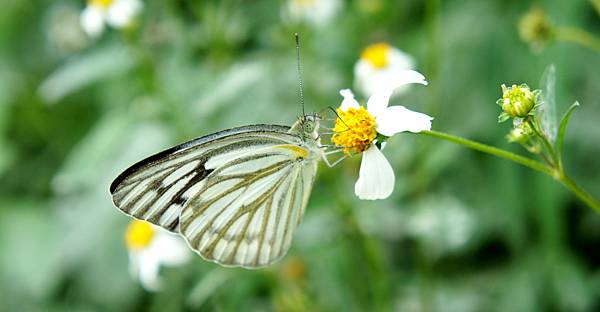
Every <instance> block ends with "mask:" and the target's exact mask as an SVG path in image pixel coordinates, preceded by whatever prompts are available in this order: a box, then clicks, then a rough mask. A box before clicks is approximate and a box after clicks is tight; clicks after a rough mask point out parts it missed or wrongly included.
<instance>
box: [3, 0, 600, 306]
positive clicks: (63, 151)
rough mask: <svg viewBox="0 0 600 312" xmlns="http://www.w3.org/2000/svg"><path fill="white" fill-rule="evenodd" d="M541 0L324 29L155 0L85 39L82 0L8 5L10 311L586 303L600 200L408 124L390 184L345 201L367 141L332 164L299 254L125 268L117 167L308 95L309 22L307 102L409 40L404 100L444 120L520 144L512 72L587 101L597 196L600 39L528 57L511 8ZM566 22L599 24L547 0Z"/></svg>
mask: <svg viewBox="0 0 600 312" xmlns="http://www.w3.org/2000/svg"><path fill="white" fill-rule="evenodd" d="M532 3H533V1H516V0H511V1H500V0H497V1H478V0H468V1H441V0H428V1H418V0H403V1H383V0H355V1H349V2H345V5H344V8H343V10H341V11H340V12H338V14H337V16H336V18H335V19H333V20H332V21H331V22H330V23H329V24H328V25H326V26H323V27H315V26H311V25H307V24H302V23H294V22H290V21H289V20H286V19H285V18H282V14H281V13H282V10H283V9H282V8H283V7H284V6H285V2H284V1H267V0H257V1H241V0H237V1H235V0H228V1H185V0H178V1H158V0H149V1H145V8H144V11H143V13H142V14H141V16H140V19H139V20H138V22H137V24H136V25H133V26H132V27H131V28H129V29H126V30H124V31H122V32H119V31H114V30H111V31H108V32H107V33H105V34H104V36H102V37H101V38H100V39H99V40H89V39H88V38H86V37H85V34H84V33H83V32H82V31H81V29H80V28H79V24H78V23H79V17H78V14H79V13H80V11H81V10H82V8H83V6H84V3H83V1H67V0H60V1H49V0H38V1H24V0H7V1H3V2H2V4H1V8H2V9H1V10H0V69H1V70H0V186H1V187H0V264H1V266H0V311H4V310H10V311H61V310H69V311H89V310H108V311H125V310H157V311H158V310H161V311H180V310H195V309H200V310H204V311H210V310H220V311H229V310H231V311H240V310H244V311H249V310H250V311H254V310H272V309H275V310H280V311H308V310H310V311H338V310H344V311H346V310H353V311H361V310H371V309H375V310H401V311H421V310H428V311H490V310H498V311H546V310H557V311H594V310H597V309H600V268H599V264H600V249H599V248H598V246H599V245H600V217H599V216H598V215H595V214H594V213H593V212H592V211H591V210H590V209H588V208H586V207H585V206H584V205H583V204H582V203H580V202H579V201H577V199H576V198H574V197H573V196H571V195H570V194H569V193H567V192H566V191H565V190H564V189H562V188H561V187H560V186H559V185H557V184H556V183H554V182H553V181H552V180H551V179H550V178H548V177H546V176H543V175H541V174H538V173H535V172H531V171H528V170H527V169H526V168H523V167H519V166H517V165H515V164H512V163H508V162H506V161H503V160H499V159H494V158H491V157H489V156H486V155H482V154H478V153H476V152H473V151H470V150H466V149H463V148H461V147H458V146H453V145H450V144H448V143H442V142H438V141H435V140H433V139H429V138H423V137H419V136H416V135H399V136H397V137H395V138H394V139H392V140H391V141H390V142H389V145H388V146H389V147H388V148H386V154H387V156H388V157H389V159H391V162H392V165H393V166H394V168H395V170H396V175H397V181H396V187H397V188H396V190H395V192H394V194H393V195H392V197H391V198H390V199H387V200H384V201H377V202H363V201H359V200H358V199H356V198H355V197H354V194H353V184H354V180H355V178H356V175H357V171H358V164H359V158H358V157H355V158H353V159H350V160H347V161H345V162H343V163H342V164H341V165H339V166H337V167H336V168H333V169H329V168H326V167H324V166H322V167H321V171H320V173H319V176H318V179H317V181H316V185H315V189H314V192H313V195H312V197H311V202H310V204H309V207H308V209H307V212H306V214H305V218H304V221H303V222H302V224H301V226H300V228H299V231H298V233H297V235H296V238H295V241H294V245H293V247H292V249H291V252H290V253H289V255H288V256H287V257H286V258H285V259H284V260H283V261H282V262H281V263H279V264H277V265H274V266H273V267H271V268H269V269H264V270H255V271H247V270H242V269H224V268H220V267H218V266H217V265H214V264H210V263H206V262H204V261H202V260H201V259H200V258H199V257H196V258H194V260H193V261H192V262H190V263H189V264H187V265H186V266H185V267H181V268H168V269H165V270H163V271H162V272H161V273H162V274H163V276H164V278H165V285H166V286H167V287H165V289H164V290H163V291H162V292H158V293H148V292H145V291H144V290H143V289H142V288H141V287H140V286H139V285H138V283H137V282H136V281H135V280H134V279H133V278H131V277H130V276H129V274H128V268H127V266H128V264H127V260H128V259H127V250H126V249H125V247H124V244H123V232H124V229H125V226H126V224H127V222H128V218H127V217H125V216H124V215H122V214H121V213H119V212H118V211H117V210H116V209H115V208H114V207H112V204H111V201H110V196H109V193H108V185H109V184H110V182H111V180H112V179H113V178H114V177H115V176H116V175H117V174H118V173H119V172H120V171H121V170H123V169H124V168H125V167H126V166H127V165H129V164H131V163H132V162H134V161H136V160H138V159H140V158H142V157H144V156H146V155H149V154H151V153H153V152H156V151H159V150H161V149H163V148H166V147H168V146H170V145H173V144H176V143H179V142H182V141H184V140H188V139H191V138H194V137H197V136H200V135H204V134H208V133H211V132H214V131H217V130H220V129H224V128H229V127H234V126H239V125H244V124H253V123H276V124H291V123H292V122H293V121H294V119H295V118H296V116H298V114H299V112H300V108H299V104H298V103H299V101H298V91H297V81H296V71H295V54H294V53H295V50H294V45H293V37H292V34H293V33H294V32H296V31H298V32H300V33H301V35H302V40H303V47H302V54H303V67H304V80H305V90H306V102H307V105H308V109H309V110H310V111H312V110H315V111H318V110H321V109H322V108H324V107H327V106H337V105H338V104H339V102H340V99H341V97H340V96H339V95H338V90H339V89H341V88H346V87H351V86H352V80H353V77H352V68H353V65H354V63H355V61H356V60H357V58H358V57H359V55H360V51H361V49H362V48H363V47H364V46H366V45H367V44H370V43H373V42H377V41H388V42H390V43H391V44H393V45H395V46H397V47H399V48H401V49H402V50H404V51H406V52H408V53H410V54H412V55H413V56H414V57H415V58H416V60H417V62H418V70H419V71H421V72H422V73H424V74H425V76H426V77H427V78H428V80H429V81H430V85H429V86H428V87H426V88H424V87H416V88H413V89H412V90H411V91H410V92H409V93H407V94H406V95H403V96H401V97H398V98H396V99H395V100H394V101H395V102H394V103H402V104H403V105H406V106H407V107H409V108H412V109H415V110H418V111H422V112H425V113H427V114H429V115H432V116H435V118H436V119H435V121H434V129H440V130H444V131H447V132H451V133H456V134H459V135H463V136H466V137H470V138H473V139H476V140H480V141H483V142H487V143H490V144H494V145H498V146H500V147H503V148H509V149H512V150H515V151H520V150H519V148H518V146H516V145H515V146H510V145H509V144H508V143H506V142H505V138H504V136H505V134H506V132H507V131H508V130H509V125H506V124H503V125H498V124H497V123H496V116H497V115H498V113H499V112H498V107H497V106H496V105H495V100H496V99H497V98H498V97H499V96H500V88H499V86H500V84H502V83H507V84H512V83H521V82H526V83H528V84H529V85H530V86H532V87H534V88H536V87H539V79H540V76H541V74H542V72H543V71H544V68H546V67H547V65H549V64H551V63H552V64H555V65H556V69H557V81H556V83H557V85H556V86H557V90H556V96H557V106H558V111H559V112H561V111H564V110H565V109H566V108H567V107H568V106H569V105H570V104H571V103H573V102H574V101H575V100H578V101H579V102H580V103H581V104H582V105H581V107H580V108H579V109H578V110H577V111H576V112H575V113H574V115H573V116H572V122H571V124H570V125H569V129H568V133H567V139H566V145H565V154H566V158H565V165H566V167H567V168H568V170H569V172H572V173H573V176H574V178H576V180H578V181H580V182H581V184H582V185H584V186H585V187H586V188H587V189H588V190H589V191H590V192H591V193H592V194H594V195H595V196H596V197H597V196H600V179H599V178H598V172H600V159H599V158H598V156H597V155H600V145H599V144H598V142H599V141H600V132H599V131H598V129H600V128H599V123H598V120H600V99H599V97H598V95H599V90H600V70H599V69H600V56H599V55H598V54H595V53H594V52H593V51H590V50H587V49H585V48H582V47H579V46H576V45H573V44H567V43H555V44H552V45H549V46H547V47H546V48H545V49H544V50H543V51H541V52H540V53H533V52H532V51H531V50H530V49H529V47H528V46H527V45H526V44H524V43H522V42H520V41H519V37H518V33H517V29H516V25H517V21H518V19H519V17H520V16H521V15H522V14H523V13H525V12H526V11H527V10H528V9H529V8H530V7H531V5H532ZM535 3H536V4H538V5H540V6H541V7H542V8H544V9H545V10H546V11H547V14H548V16H549V17H550V19H551V20H553V22H555V23H558V24H562V25H569V26H574V27H581V28H583V29H586V30H588V31H590V32H592V33H595V34H600V15H599V12H598V11H595V10H594V6H593V5H592V3H591V2H590V1H583V0H578V1H560V0H552V1H550V0H547V1H536V2H535Z"/></svg>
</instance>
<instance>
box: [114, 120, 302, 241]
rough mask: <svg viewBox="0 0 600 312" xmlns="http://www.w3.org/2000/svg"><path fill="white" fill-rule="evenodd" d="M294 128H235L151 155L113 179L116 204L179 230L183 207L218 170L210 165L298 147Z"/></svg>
mask: <svg viewBox="0 0 600 312" xmlns="http://www.w3.org/2000/svg"><path fill="white" fill-rule="evenodd" d="M289 129H290V128H289V127H286V126H275V125H254V126H245V127H239V128H233V129H229V130H224V131H221V132H217V133H214V134H210V135H207V136H204V137H201V138H198V139H195V140H192V141H189V142H186V143H183V144H181V145H178V146H175V147H172V148H170V149H167V150H165V151H162V152H160V153H158V154H155V155H153V156H150V157H148V158H146V159H144V160H142V161H140V162H138V163H136V164H134V165H132V166H131V167H129V168H128V169H126V170H125V171H124V172H123V173H121V174H120V175H119V176H118V177H117V178H116V179H115V180H114V181H113V183H112V184H111V186H110V192H111V194H112V200H113V203H114V204H115V206H117V207H118V208H119V209H120V210H121V211H122V212H124V213H126V214H128V215H130V216H132V217H135V218H137V219H141V220H146V221H149V222H151V223H153V224H156V225H159V226H161V227H163V228H165V229H167V230H169V231H172V232H176V230H177V227H178V226H179V215H180V213H181V210H182V208H183V207H184V205H185V204H186V202H187V201H188V200H189V199H190V198H191V197H192V196H194V195H195V194H196V193H197V192H198V191H199V190H200V189H201V187H202V184H203V183H204V181H205V178H206V177H207V176H208V175H209V174H210V173H211V172H212V171H213V170H214V169H215V168H209V167H207V166H206V164H207V162H209V161H211V160H213V163H216V162H215V161H214V160H217V159H223V156H225V157H229V158H236V157H238V155H242V154H244V153H246V152H248V151H252V150H257V149H262V148H268V147H270V146H277V145H288V144H298V143H299V142H298V141H299V139H298V137H297V136H294V135H292V134H289V133H288V131H289Z"/></svg>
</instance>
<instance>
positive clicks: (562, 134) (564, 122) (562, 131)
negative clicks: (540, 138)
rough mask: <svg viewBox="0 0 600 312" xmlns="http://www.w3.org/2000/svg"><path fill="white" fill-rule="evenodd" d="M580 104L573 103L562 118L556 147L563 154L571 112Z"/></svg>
mask: <svg viewBox="0 0 600 312" xmlns="http://www.w3.org/2000/svg"><path fill="white" fill-rule="evenodd" d="M578 106H579V102H575V103H573V105H571V107H569V109H568V110H567V112H566V113H565V115H564V116H563V118H562V120H561V121H560V128H559V130H558V139H557V141H556V148H557V150H558V153H559V155H561V154H562V149H563V141H564V139H565V130H566V129H567V124H568V123H569V119H570V118H571V113H573V111H574V110H575V108H576V107H578Z"/></svg>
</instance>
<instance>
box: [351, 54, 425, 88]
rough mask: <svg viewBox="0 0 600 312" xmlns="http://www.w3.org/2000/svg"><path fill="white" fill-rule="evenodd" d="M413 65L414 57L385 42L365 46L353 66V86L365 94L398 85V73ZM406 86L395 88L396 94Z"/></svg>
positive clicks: (411, 67)
mask: <svg viewBox="0 0 600 312" xmlns="http://www.w3.org/2000/svg"><path fill="white" fill-rule="evenodd" d="M414 67H415V61H414V59H413V58H412V57H411V56H410V55H408V54H406V53H404V52H402V51H400V49H398V48H395V47H393V46H391V45H389V44H387V43H376V44H373V45H370V46H368V47H366V48H365V49H364V50H363V52H362V53H361V57H360V59H359V60H358V62H356V65H355V66H354V79H355V80H354V86H355V87H356V88H358V89H359V91H360V92H361V93H362V94H364V95H365V96H371V95H373V94H375V93H378V92H380V91H385V90H389V89H390V88H393V87H395V86H398V81H397V80H396V79H398V78H399V77H401V75H399V74H400V73H402V72H403V71H405V70H411V69H414ZM407 89H408V88H407V86H404V87H399V88H397V89H396V94H398V93H401V92H404V91H406V90H407Z"/></svg>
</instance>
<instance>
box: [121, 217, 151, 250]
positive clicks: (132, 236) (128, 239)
mask: <svg viewBox="0 0 600 312" xmlns="http://www.w3.org/2000/svg"><path fill="white" fill-rule="evenodd" d="M154 235H155V233H154V229H153V228H152V225H151V224H150V223H148V222H144V221H139V220H134V221H133V222H131V223H130V224H129V226H128V227H127V232H126V233H125V243H126V244H127V248H129V249H131V250H135V249H141V248H144V247H148V245H149V244H150V242H152V238H153V237H154Z"/></svg>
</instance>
